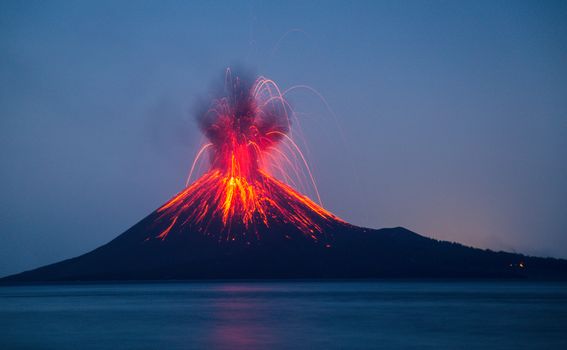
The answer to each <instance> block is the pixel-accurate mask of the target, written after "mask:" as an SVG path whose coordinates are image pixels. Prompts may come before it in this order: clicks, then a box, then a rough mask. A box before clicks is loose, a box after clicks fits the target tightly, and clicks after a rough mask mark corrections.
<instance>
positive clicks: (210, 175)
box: [148, 70, 342, 242]
mask: <svg viewBox="0 0 567 350" xmlns="http://www.w3.org/2000/svg"><path fill="white" fill-rule="evenodd" d="M223 92H224V94H223V96H220V97H219V98H217V99H215V100H213V102H212V103H211V104H210V105H209V106H208V107H207V108H206V109H204V110H203V111H202V112H201V113H200V115H199V116H198V120H199V124H200V127H201V130H202V131H203V133H204V134H205V136H206V137H207V138H208V140H209V141H210V143H207V144H205V145H204V146H203V147H202V148H201V152H199V153H198V156H201V155H202V154H203V152H205V151H208V152H209V154H210V164H211V169H210V170H209V171H208V172H207V173H205V174H204V175H203V176H202V177H201V178H200V179H198V180H197V181H195V182H194V183H193V184H191V185H190V186H188V187H187V188H186V189H185V190H184V191H182V192H181V193H179V194H178V195H176V196H175V197H174V198H173V199H171V200H170V201H169V202H167V203H166V204H165V205H163V206H162V207H161V208H159V209H158V213H160V215H159V216H158V218H157V220H156V225H159V226H163V225H164V223H167V225H166V228H165V229H164V230H163V231H161V232H160V233H159V234H158V235H157V236H155V237H148V238H149V239H155V238H158V239H167V237H168V235H170V234H172V232H175V233H176V234H183V232H184V231H187V232H190V231H197V232H200V233H202V234H205V235H213V236H216V238H218V240H245V241H248V242H250V241H251V240H257V239H261V238H262V237H261V232H263V233H264V234H275V233H270V232H269V231H268V230H266V229H268V228H270V226H272V225H274V224H278V225H282V224H284V225H290V226H293V227H294V228H296V229H297V230H299V231H300V232H301V233H303V234H304V235H305V236H307V237H311V238H312V239H314V240H316V241H319V240H322V241H324V240H327V239H328V238H329V237H326V236H325V233H326V230H325V229H324V228H325V226H327V225H328V224H331V223H332V224H336V223H337V222H338V221H339V222H342V221H341V220H340V219H338V218H337V217H336V216H334V215H333V214H331V213H329V212H328V211H327V210H325V209H323V208H322V207H321V206H320V205H318V204H316V203H315V202H313V201H312V200H311V199H309V198H308V197H307V196H305V195H303V194H300V193H299V192H298V191H296V190H295V189H293V188H292V187H291V186H290V185H288V184H285V183H284V182H282V181H280V180H277V179H276V178H275V177H274V176H272V175H271V174H270V170H271V169H277V170H279V171H280V173H282V174H284V178H291V177H290V176H289V175H288V174H287V173H286V172H285V169H286V168H288V169H293V171H295V172H296V173H297V172H298V171H300V170H298V169H297V168H298V167H297V165H296V164H297V162H294V161H293V160H295V158H294V156H297V158H298V159H299V160H300V161H301V162H303V164H304V166H305V167H304V168H305V171H307V172H308V178H309V179H310V180H312V182H313V185H314V181H313V177H312V174H311V172H310V170H309V167H308V166H307V163H306V162H305V158H304V156H303V154H302V153H301V151H300V150H299V147H298V146H297V145H296V144H295V142H294V141H293V140H292V139H291V137H290V136H289V135H288V132H290V130H291V118H290V116H291V115H292V111H291V110H290V108H289V103H288V102H287V101H286V100H285V98H284V96H283V94H282V93H281V91H280V89H279V88H278V87H277V85H276V84H275V83H274V82H273V81H272V80H270V79H266V78H264V77H260V78H258V79H256V80H255V81H254V82H253V83H249V82H248V81H247V80H246V79H243V78H241V77H239V76H233V75H232V74H231V72H230V70H228V71H227V74H226V79H225V87H224V89H223ZM280 142H282V143H283V144H284V145H287V151H288V152H286V149H285V147H284V149H283V150H280V149H278V146H279V145H278V144H279V143H280ZM286 153H287V154H286ZM292 159H293V160H292ZM194 164H195V163H194ZM192 170H193V169H192ZM291 231H296V230H291Z"/></svg>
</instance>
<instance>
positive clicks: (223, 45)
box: [0, 1, 567, 274]
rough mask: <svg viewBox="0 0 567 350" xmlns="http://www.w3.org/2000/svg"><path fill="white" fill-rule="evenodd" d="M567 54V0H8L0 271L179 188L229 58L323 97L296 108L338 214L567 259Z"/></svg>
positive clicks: (77, 249)
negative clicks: (205, 101)
mask: <svg viewBox="0 0 567 350" xmlns="http://www.w3.org/2000/svg"><path fill="white" fill-rule="evenodd" d="M566 62H567V5H566V4H565V3H564V2H552V1H546V2H536V1H528V2H524V1H471V2H452V1H427V2H426V1H391V2H376V1H368V2H350V1H338V2H329V1H318V2H304V1H298V2H287V1H286V2H261V1H257V2H256V1H253V2H246V1H228V2H214V3H213V2H205V1H204V2H185V1H179V2H173V1H165V2H164V1H150V2H148V1H137V2H131V1H124V2H116V1H111V2H100V1H96V2H95V1H92V2H87V1H81V2H57V1H50V2H40V1H38V2H33V1H26V2H15V1H13V2H12V1H3V2H1V3H0V160H1V168H0V169H1V172H0V193H2V196H1V197H0V206H1V207H0V235H1V236H0V237H1V239H2V244H1V245H0V274H8V273H13V272H18V271H20V270H23V269H28V268H32V267H35V266H38V265H41V264H45V263H50V262H55V261H57V260H60V259H63V258H68V257H72V256H74V255H77V254H81V253H84V252H86V251H88V250H90V249H93V248H95V247H97V246H98V245H100V244H103V243H105V242H107V241H109V240H110V239H112V238H114V237H115V236H117V235H118V234H119V233H121V232H123V231H124V230H126V229H127V228H129V227H130V226H131V225H133V224H134V223H136V222H137V221H138V220H140V219H142V218H143V217H144V216H145V215H147V214H149V213H150V212H151V211H152V210H154V209H155V208H157V207H158V206H159V205H160V204H162V203H163V202H164V201H166V200H167V199H168V198H169V197H170V196H172V195H173V194H175V193H176V192H178V191H179V190H181V188H182V187H183V185H184V180H185V177H186V174H187V171H188V168H189V167H190V165H191V161H192V159H193V156H194V153H195V152H196V150H197V147H198V145H199V142H200V140H201V136H200V135H199V132H198V130H197V126H196V123H195V120H194V116H193V115H192V114H191V112H192V110H193V106H194V104H195V101H196V99H198V98H199V97H202V96H206V94H207V92H208V91H209V89H210V86H211V84H212V83H213V82H214V79H217V78H218V77H219V75H220V74H221V72H222V71H223V69H224V68H225V67H226V66H228V65H232V64H241V65H245V66H247V67H250V68H251V69H254V70H255V71H257V72H258V73H259V74H263V75H266V76H268V77H270V78H273V79H274V80H275V81H276V82H277V83H278V84H279V85H280V86H282V87H284V88H286V87H290V86H293V85H301V84H307V85H309V86H311V87H313V88H315V89H316V90H317V91H319V92H320V93H321V94H322V95H323V96H324V98H325V99H326V100H327V101H328V104H329V106H330V107H331V108H332V111H333V112H334V115H335V116H336V121H337V122H335V117H334V116H333V113H332V112H330V111H329V110H328V109H327V108H326V106H325V105H324V104H323V103H322V102H321V100H320V99H319V98H318V97H317V96H316V95H314V94H312V93H309V92H308V91H299V90H298V91H297V92H295V93H294V94H293V95H291V96H290V100H291V102H292V103H293V104H294V107H295V109H296V111H298V112H299V113H300V116H301V118H302V119H301V123H302V126H303V129H304V134H305V138H306V141H307V143H308V150H306V153H307V155H308V158H309V161H310V164H311V166H312V167H313V169H314V173H315V176H316V178H317V182H318V184H319V190H320V193H321V196H322V199H323V202H324V204H325V206H326V207H327V208H328V209H330V210H331V211H333V212H335V213H336V214H337V215H339V216H340V217H342V218H343V219H346V220H348V221H350V222H352V223H354V224H358V225H363V226H369V227H375V228H380V227H391V226H405V227H407V228H409V229H411V230H414V231H416V232H419V233H421V234H424V235H427V236H431V237H435V238H438V239H444V240H450V241H458V242H462V243H465V244H469V245H473V246H477V247H482V248H491V249H496V250H499V249H503V250H509V251H516V252H523V253H528V254H535V255H545V256H548V255H549V256H557V257H564V258H567V232H566V227H567V157H566V154H567V98H566V97H567V64H566ZM337 124H338V126H337ZM343 139H344V142H343Z"/></svg>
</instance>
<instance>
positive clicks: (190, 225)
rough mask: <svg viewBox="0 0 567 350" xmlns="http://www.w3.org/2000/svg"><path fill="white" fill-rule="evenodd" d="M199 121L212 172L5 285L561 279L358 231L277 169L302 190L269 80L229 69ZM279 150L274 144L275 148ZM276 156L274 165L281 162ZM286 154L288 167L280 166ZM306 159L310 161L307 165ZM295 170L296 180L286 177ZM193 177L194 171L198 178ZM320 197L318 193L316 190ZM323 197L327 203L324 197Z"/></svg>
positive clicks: (396, 234) (560, 264)
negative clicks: (79, 250)
mask: <svg viewBox="0 0 567 350" xmlns="http://www.w3.org/2000/svg"><path fill="white" fill-rule="evenodd" d="M224 84H225V88H224V89H223V91H222V93H221V95H220V96H219V97H218V98H215V99H213V100H212V102H211V104H210V105H206V106H203V110H202V111H201V113H200V114H199V117H198V122H199V126H200V128H201V130H202V131H203V133H204V134H205V136H206V137H207V139H208V141H210V142H209V143H207V144H205V145H203V147H202V148H201V149H200V151H199V152H198V154H197V156H196V158H195V161H194V162H193V166H192V168H191V171H190V173H192V172H193V167H194V166H195V164H196V163H195V162H196V161H197V160H198V159H199V155H201V154H202V153H203V152H204V151H206V150H208V151H209V160H210V163H211V164H210V165H211V167H210V169H209V171H208V172H207V173H205V174H204V175H203V176H201V177H200V178H199V179H198V180H197V181H195V182H194V183H193V184H191V185H190V186H189V187H187V188H186V189H184V190H183V191H182V192H181V193H179V194H177V195H176V196H174V197H173V198H172V199H171V200H170V201H168V202H167V203H166V204H164V205H163V206H162V207H161V208H159V209H157V210H156V211H155V212H153V213H152V214H150V215H149V216H148V217H146V218H145V219H143V220H142V221H140V222H139V223H138V224H136V225H134V226H133V227H132V228H130V229H129V230H128V231H126V232H125V233H123V234H122V235H120V236H118V237H117V238H116V239H114V240H113V241H111V242H110V243H108V244H106V245H104V246H102V247H99V248H97V249H95V250H93V251H92V252H90V253H87V254H84V255H82V256H79V257H76V258H73V259H69V260H65V261H62V262H59V263H56V264H53V265H48V266H45V267H41V268H38V269H35V270H32V271H27V272H23V273H20V274H17V275H13V276H8V277H5V278H3V279H2V280H0V282H3V283H17V282H52V281H97V280H167V279H225V278H245V279H250V278H258V279H261V278H383V277H404V278H405V277H407V278H416V277H417V278H548V279H550V278H557V279H567V261H565V260H556V259H542V258H532V257H525V256H522V255H518V254H510V253H495V252H491V251H486V250H480V249H473V248H468V247H464V246H462V245H460V244H453V243H448V242H440V241H436V240H433V239H429V238H426V237H423V236H420V235H418V234H415V233H413V232H410V231H408V230H406V229H403V228H391V229H381V230H372V229H365V228H360V227H356V226H353V225H350V224H348V223H346V222H344V221H342V220H340V219H339V218H337V217H336V216H334V215H333V214H332V213H330V212H328V211H327V210H325V209H324V208H322V207H321V206H319V205H317V204H316V203H315V202H313V201H312V200H311V199H309V198H308V197H306V196H304V195H303V194H301V193H299V192H297V191H296V190H295V189H294V188H292V187H291V186H289V185H287V184H285V183H284V182H282V181H280V180H278V179H277V178H276V177H274V176H273V174H272V173H271V172H270V171H268V169H272V171H275V172H276V173H283V175H284V176H283V178H284V179H285V178H289V180H288V182H287V183H291V184H293V183H295V181H294V180H293V178H292V177H291V176H292V175H290V174H297V180H298V182H300V181H299V180H301V179H302V177H301V176H300V175H299V173H300V172H302V171H303V169H305V170H306V172H307V174H308V176H307V175H305V174H304V175H305V176H304V177H305V179H308V178H310V179H311V183H312V184H313V186H314V187H315V192H317V191H316V186H315V181H314V179H313V176H312V174H311V172H310V170H309V167H308V165H307V162H306V161H305V157H304V156H303V154H302V153H301V151H300V150H299V147H298V146H297V144H296V143H295V142H294V141H293V139H292V138H291V129H290V128H291V119H290V115H291V113H292V111H291V110H290V107H289V103H288V102H287V101H285V98H284V96H283V95H282V93H281V90H280V89H279V88H278V87H277V85H276V84H275V83H274V82H273V81H272V80H270V79H267V78H265V77H258V78H257V79H256V80H255V81H253V82H252V81H247V80H246V79H244V78H242V77H239V76H236V75H234V76H233V75H232V73H231V71H230V70H227V72H226V75H225V78H224ZM280 144H281V145H282V147H281V148H277V147H276V146H277V145H280ZM274 157H275V159H274ZM278 159H279V160H278ZM302 164H303V165H302ZM286 167H290V169H291V170H292V171H291V172H290V174H287V172H285V171H283V169H284V168H286ZM189 177H190V176H189ZM317 196H318V192H317ZM319 202H320V201H319Z"/></svg>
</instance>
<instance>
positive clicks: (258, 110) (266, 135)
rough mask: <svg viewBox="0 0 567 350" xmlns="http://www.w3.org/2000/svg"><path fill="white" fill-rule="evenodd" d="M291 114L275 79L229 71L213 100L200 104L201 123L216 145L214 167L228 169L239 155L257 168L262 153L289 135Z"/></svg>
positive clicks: (247, 72)
mask: <svg viewBox="0 0 567 350" xmlns="http://www.w3.org/2000/svg"><path fill="white" fill-rule="evenodd" d="M290 114H291V110H290V106H289V104H288V102H287V101H286V100H285V99H284V98H283V96H282V95H281V92H280V90H279V88H278V87H277V85H276V84H275V83H274V82H273V81H272V80H269V79H266V78H264V77H254V75H253V74H251V72H250V71H246V70H238V71H233V70H231V69H230V68H229V69H227V70H226V72H225V74H224V76H223V80H222V85H221V86H218V85H217V87H216V88H215V89H214V92H213V96H212V98H211V100H210V101H209V102H208V103H200V104H199V106H198V109H197V122H198V124H199V127H200V129H201V131H202V132H203V134H204V135H205V136H206V137H207V139H208V140H209V141H210V142H211V144H212V146H213V157H212V158H211V160H212V164H213V166H216V167H223V166H226V163H227V162H229V161H230V160H231V158H232V157H233V156H234V154H238V157H239V159H238V160H239V161H242V162H249V163H251V165H253V166H254V167H255V166H257V164H256V163H257V159H258V158H259V157H260V156H261V153H262V152H266V151H269V149H270V148H271V147H273V146H275V145H276V144H277V143H278V142H279V141H280V140H281V139H282V138H283V137H285V135H286V134H287V133H288V132H289V130H290V127H291V121H290V118H289V116H290ZM248 165H250V164H248Z"/></svg>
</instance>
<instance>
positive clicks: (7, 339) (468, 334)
mask: <svg viewBox="0 0 567 350" xmlns="http://www.w3.org/2000/svg"><path fill="white" fill-rule="evenodd" d="M0 348H1V349H99V348H107V349H515V350H518V349H567V284H565V283H520V282H506V283H498V282H389V281H375V282H214V283H190V282H188V283H169V284H121V285H116V284H114V285H111V284H101V285H66V286H61V285H58V286H25V287H1V288H0Z"/></svg>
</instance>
